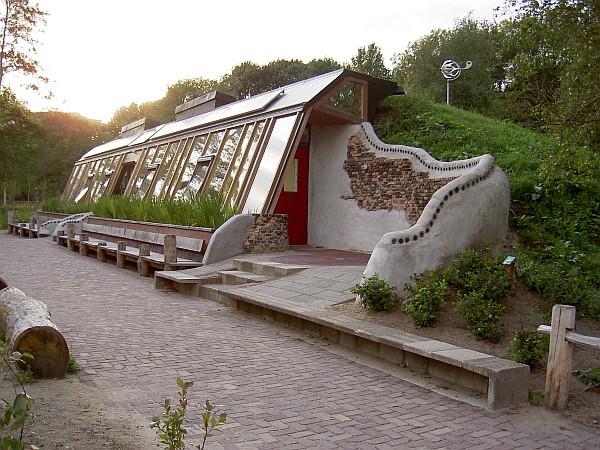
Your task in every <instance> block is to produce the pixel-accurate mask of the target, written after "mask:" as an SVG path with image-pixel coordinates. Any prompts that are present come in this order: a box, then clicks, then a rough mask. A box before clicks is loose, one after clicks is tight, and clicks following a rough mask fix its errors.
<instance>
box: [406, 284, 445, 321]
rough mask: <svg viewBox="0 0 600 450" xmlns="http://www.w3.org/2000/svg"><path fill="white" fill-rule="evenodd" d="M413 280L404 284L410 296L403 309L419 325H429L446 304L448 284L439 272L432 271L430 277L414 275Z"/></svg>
mask: <svg viewBox="0 0 600 450" xmlns="http://www.w3.org/2000/svg"><path fill="white" fill-rule="evenodd" d="M411 280H412V283H411V284H407V285H405V286H404V290H405V291H406V292H408V293H409V294H410V297H408V298H407V299H406V300H405V301H404V302H403V304H402V311H403V312H405V313H406V314H408V315H409V316H410V317H412V319H413V320H414V322H415V324H416V325H417V326H420V327H427V326H429V325H431V323H432V322H433V321H435V319H436V317H437V315H438V313H439V312H440V311H441V310H443V309H444V306H446V297H447V295H448V284H447V282H446V280H445V279H444V277H443V276H441V275H440V273H439V272H431V273H430V275H429V277H428V278H425V277H424V276H423V275H413V276H412V277H411Z"/></svg>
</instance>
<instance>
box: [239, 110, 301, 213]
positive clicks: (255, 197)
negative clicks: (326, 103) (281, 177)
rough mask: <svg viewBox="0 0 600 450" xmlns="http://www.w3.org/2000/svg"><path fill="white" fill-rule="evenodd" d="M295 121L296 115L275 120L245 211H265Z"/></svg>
mask: <svg viewBox="0 0 600 450" xmlns="http://www.w3.org/2000/svg"><path fill="white" fill-rule="evenodd" d="M295 123H296V116H295V115H293V116H288V117H283V118H280V119H277V122H275V126H274V127H273V132H272V133H271V136H270V137H269V142H268V143H267V147H266V148H265V151H264V154H263V156H262V159H261V161H260V166H259V168H258V171H257V172H256V176H255V177H254V180H253V182H252V186H251V188H250V192H249V194H248V198H247V200H246V204H245V205H244V208H243V211H244V212H259V213H260V212H262V211H263V208H264V206H265V202H266V200H267V196H268V195H269V192H270V191H271V188H272V186H273V182H274V181H275V176H276V174H277V170H278V169H279V166H280V165H281V159H282V157H283V155H284V153H285V150H286V147H287V144H288V142H289V140H290V136H291V134H292V131H293V129H294V125H295Z"/></svg>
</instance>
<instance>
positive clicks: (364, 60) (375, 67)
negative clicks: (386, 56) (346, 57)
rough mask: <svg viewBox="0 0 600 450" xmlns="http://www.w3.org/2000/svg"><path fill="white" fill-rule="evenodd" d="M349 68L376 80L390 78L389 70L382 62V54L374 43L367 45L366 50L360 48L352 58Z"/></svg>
mask: <svg viewBox="0 0 600 450" xmlns="http://www.w3.org/2000/svg"><path fill="white" fill-rule="evenodd" d="M350 68H351V69H352V70H354V71H356V72H361V73H366V74H367V75H371V76H373V77H377V78H386V79H389V78H391V73H390V70H389V69H388V68H387V67H386V66H385V63H384V62H383V54H382V53H381V50H380V48H379V47H378V46H377V45H375V43H372V44H369V46H368V47H366V48H365V47H360V48H359V49H358V52H357V53H356V55H355V56H354V57H353V58H352V63H351V64H350Z"/></svg>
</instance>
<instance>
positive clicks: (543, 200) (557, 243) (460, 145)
mask: <svg viewBox="0 0 600 450" xmlns="http://www.w3.org/2000/svg"><path fill="white" fill-rule="evenodd" d="M375 128H376V131H377V134H378V135H379V136H380V137H381V139H382V140H383V141H385V142H388V143H390V144H403V145H410V146H415V147H420V148H423V149H425V150H427V151H428V152H429V153H430V154H432V155H433V156H434V157H435V158H437V159H440V160H444V161H449V160H456V159H466V158H470V157H473V156H477V155H482V154H484V153H489V154H491V155H493V156H494V157H495V159H496V162H497V163H498V165H499V166H500V167H501V168H502V169H503V170H504V171H505V172H506V173H507V175H508V177H509V180H510V184H511V214H510V226H511V229H512V230H514V231H516V232H517V234H518V236H519V239H520V242H521V247H520V250H519V254H518V267H517V270H518V274H519V275H520V276H521V277H522V279H523V280H524V281H525V282H526V283H527V284H528V285H529V286H530V287H531V288H533V289H534V290H536V291H538V292H540V293H541V294H542V295H543V296H544V297H545V298H546V299H547V300H548V301H549V304H553V303H563V304H571V305H575V306H577V307H578V311H579V313H580V314H584V315H587V316H590V317H594V318H596V319H599V320H600V294H599V290H598V285H599V283H600V282H599V280H600V245H599V236H600V162H599V161H600V155H598V154H597V153H594V152H593V151H591V150H589V149H587V148H572V147H563V146H561V145H560V143H559V142H558V140H557V139H555V138H553V137H550V136H547V135H544V134H541V133H537V132H534V131H531V130H528V129H525V128H522V127H520V126H517V125H515V124H512V123H509V122H504V121H498V120H494V119H490V118H487V117H484V116H482V115H479V114H475V113H471V112H468V111H464V110H460V109H456V108H453V107H448V106H446V105H440V104H436V103H432V102H429V101H427V100H424V99H421V98H418V97H414V96H410V95H407V96H402V97H393V98H389V99H388V100H386V102H385V103H384V104H383V105H382V107H381V110H380V113H379V114H378V117H377V119H376V121H375Z"/></svg>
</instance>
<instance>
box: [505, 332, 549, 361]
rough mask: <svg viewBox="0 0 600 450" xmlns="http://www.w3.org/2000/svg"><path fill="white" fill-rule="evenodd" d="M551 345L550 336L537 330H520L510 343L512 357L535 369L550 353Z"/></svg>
mask: <svg viewBox="0 0 600 450" xmlns="http://www.w3.org/2000/svg"><path fill="white" fill-rule="evenodd" d="M549 345H550V337H549V336H544V335H543V334H541V333H538V332H537V331H526V330H519V331H517V332H516V333H515V334H514V337H513V339H512V341H511V343H510V359H512V360H513V361H516V362H518V363H521V364H527V365H528V366H529V367H530V368H532V369H535V368H537V367H539V365H540V363H541V361H542V359H543V358H544V356H546V354H547V353H548V346H549Z"/></svg>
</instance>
